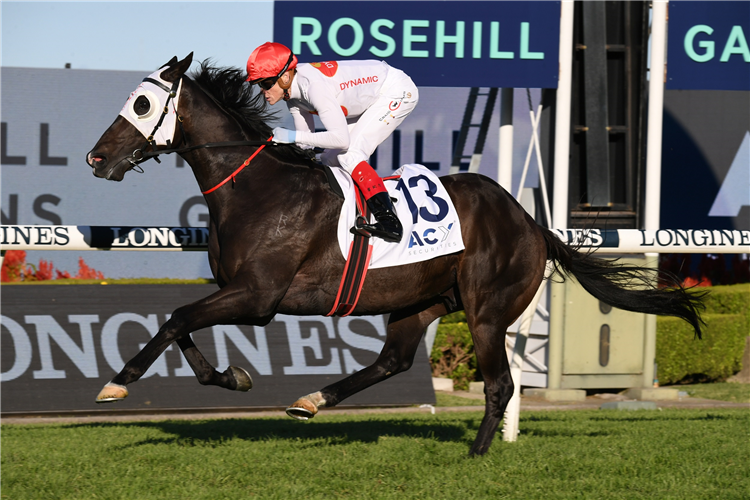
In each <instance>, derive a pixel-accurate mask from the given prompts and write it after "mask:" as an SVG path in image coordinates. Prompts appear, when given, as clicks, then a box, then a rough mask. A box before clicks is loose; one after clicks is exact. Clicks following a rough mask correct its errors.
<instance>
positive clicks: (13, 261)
mask: <svg viewBox="0 0 750 500" xmlns="http://www.w3.org/2000/svg"><path fill="white" fill-rule="evenodd" d="M26 267H27V266H26V252H24V251H23V250H8V251H7V252H5V256H4V257H3V267H2V269H0V282H3V283H8V282H11V281H21V279H22V278H23V276H24V273H25V272H26Z"/></svg>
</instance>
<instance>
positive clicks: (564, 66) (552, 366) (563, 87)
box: [547, 0, 574, 389]
mask: <svg viewBox="0 0 750 500" xmlns="http://www.w3.org/2000/svg"><path fill="white" fill-rule="evenodd" d="M573 11H574V5H573V2H572V1H568V0H564V1H563V2H562V13H561V16H560V55H559V58H560V79H559V80H558V82H557V94H556V96H557V97H556V99H555V101H556V102H555V113H556V114H555V182H554V186H553V191H552V193H553V194H552V197H553V200H552V227H553V228H555V229H565V228H567V227H568V183H569V169H570V158H569V157H570V129H571V122H570V108H571V92H572V88H573ZM564 301H565V297H564V285H562V284H561V283H552V284H551V285H550V319H549V344H548V345H547V352H548V363H547V388H548V389H559V388H560V383H561V377H562V334H563V332H562V329H563V314H564V311H565V303H564Z"/></svg>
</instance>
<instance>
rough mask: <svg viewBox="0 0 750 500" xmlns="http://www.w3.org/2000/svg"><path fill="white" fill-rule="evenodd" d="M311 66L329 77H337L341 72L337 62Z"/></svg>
mask: <svg viewBox="0 0 750 500" xmlns="http://www.w3.org/2000/svg"><path fill="white" fill-rule="evenodd" d="M310 66H312V67H313V68H317V69H319V70H320V72H321V73H323V74H324V75H326V76H328V77H331V76H333V75H335V74H336V72H337V71H338V70H339V63H337V62H336V61H325V62H317V63H310Z"/></svg>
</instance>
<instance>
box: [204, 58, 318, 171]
mask: <svg viewBox="0 0 750 500" xmlns="http://www.w3.org/2000/svg"><path fill="white" fill-rule="evenodd" d="M190 77H191V78H192V79H193V81H194V82H195V83H196V84H197V85H198V86H199V87H200V88H201V89H202V90H203V91H204V92H205V93H206V94H207V95H208V96H209V97H211V99H213V101H214V102H215V103H216V104H217V105H219V107H221V108H222V109H223V110H224V111H225V112H226V113H229V114H230V115H231V116H233V117H234V118H235V119H236V120H237V121H238V123H239V124H240V125H241V126H242V127H243V128H244V129H245V130H246V131H250V132H252V133H254V134H259V135H260V136H261V137H263V138H267V137H268V136H269V135H271V131H272V129H271V127H269V126H268V124H267V123H266V122H267V121H272V120H276V119H277V116H276V115H277V112H276V111H274V110H272V109H271V108H270V106H269V105H268V103H267V102H266V100H265V98H264V96H263V94H262V93H261V92H254V91H253V87H252V86H251V85H249V84H247V83H246V81H245V74H244V72H243V71H242V70H240V69H238V68H230V67H227V68H219V67H216V66H214V65H213V64H212V62H211V60H210V59H206V60H205V61H203V62H202V63H201V65H200V68H199V69H198V70H197V71H196V72H194V73H192V74H191V75H190ZM248 129H249V130H248ZM254 134H253V135H254ZM272 149H273V151H276V152H278V153H280V155H279V156H282V157H285V158H286V159H288V160H297V161H299V160H300V159H304V160H310V156H309V155H308V154H307V153H306V152H305V151H304V150H302V149H300V148H298V147H296V146H291V145H290V146H277V147H274V148H272Z"/></svg>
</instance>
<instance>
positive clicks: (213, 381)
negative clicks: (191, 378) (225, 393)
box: [177, 335, 253, 391]
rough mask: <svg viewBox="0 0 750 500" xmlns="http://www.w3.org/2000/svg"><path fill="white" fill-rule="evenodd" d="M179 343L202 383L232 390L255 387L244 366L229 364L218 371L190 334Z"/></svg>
mask: <svg viewBox="0 0 750 500" xmlns="http://www.w3.org/2000/svg"><path fill="white" fill-rule="evenodd" d="M177 345H178V346H179V347H180V350H181V351H182V354H183V355H184V356H185V359H187V362H188V364H189V365H190V368H192V369H193V372H194V373H195V376H196V378H197V379H198V382H199V383H200V384H201V385H218V386H219V387H223V388H224V389H229V390H232V391H249V390H250V389H252V388H253V379H252V377H251V376H250V374H249V373H247V371H246V370H245V369H244V368H240V367H238V366H229V367H228V368H227V369H226V370H225V371H224V372H223V373H219V372H218V371H216V368H214V367H213V365H211V363H209V362H208V361H207V360H206V358H205V357H204V356H203V354H202V353H201V352H200V351H199V350H198V348H197V347H196V346H195V344H194V343H193V339H191V338H190V335H185V336H184V337H181V338H179V339H177Z"/></svg>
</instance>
